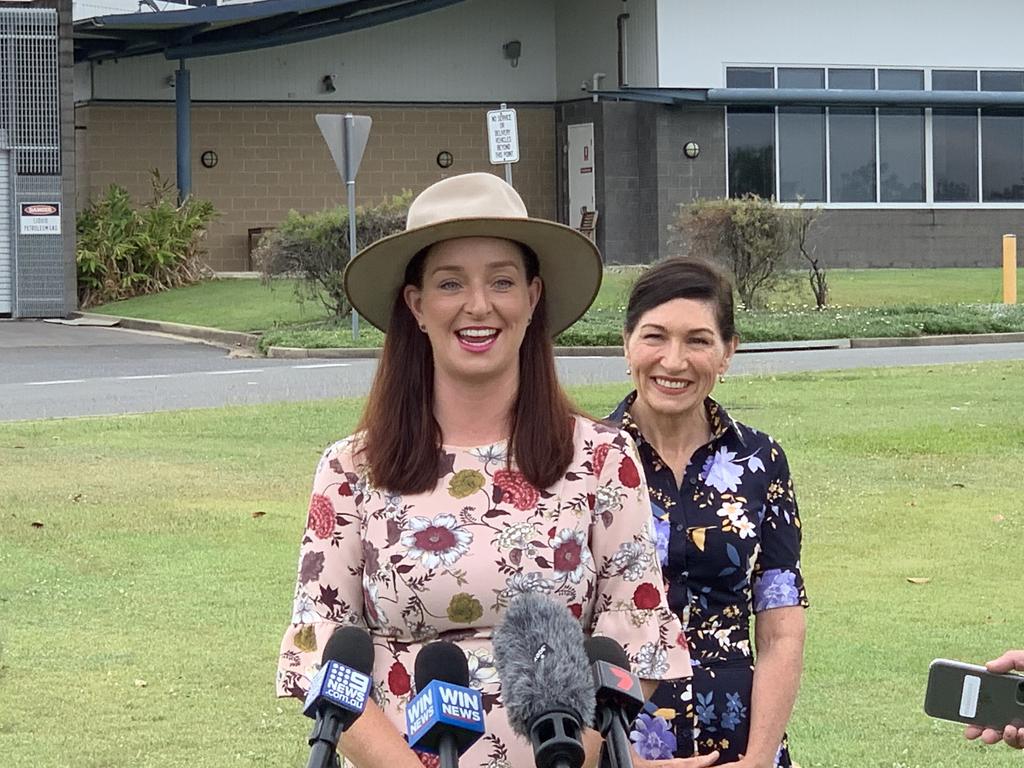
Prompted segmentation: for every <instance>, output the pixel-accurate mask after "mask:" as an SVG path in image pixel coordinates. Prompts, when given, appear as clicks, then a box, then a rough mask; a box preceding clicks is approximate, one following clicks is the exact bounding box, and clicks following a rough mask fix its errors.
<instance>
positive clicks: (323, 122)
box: [316, 113, 373, 341]
mask: <svg viewBox="0 0 1024 768" xmlns="http://www.w3.org/2000/svg"><path fill="white" fill-rule="evenodd" d="M316 124H317V125H318V126H319V127H320V133H322V134H323V136H324V141H326V142H327V148H328V149H329V150H331V157H332V158H333V159H334V164H335V166H337V168H338V173H339V174H341V178H342V181H344V182H345V188H346V191H347V192H348V258H349V261H351V260H352V257H353V256H355V255H356V174H357V173H358V172H359V163H360V161H362V159H363V152H364V151H365V150H366V142H367V140H368V139H369V138H370V127H371V126H372V125H373V119H372V118H370V117H367V116H366V115H353V114H351V113H350V114H346V115H323V114H321V115H317V116H316ZM358 338H359V313H358V312H356V308H355V307H352V340H353V341H354V340H356V339H358Z"/></svg>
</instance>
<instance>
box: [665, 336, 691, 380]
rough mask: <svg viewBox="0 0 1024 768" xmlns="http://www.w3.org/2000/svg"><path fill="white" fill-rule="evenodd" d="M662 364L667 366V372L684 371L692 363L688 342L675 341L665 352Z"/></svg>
mask: <svg viewBox="0 0 1024 768" xmlns="http://www.w3.org/2000/svg"><path fill="white" fill-rule="evenodd" d="M661 364H662V365H663V366H665V373H682V372H683V371H685V370H686V369H687V368H688V367H689V365H690V356H689V353H688V350H687V348H686V344H685V343H683V342H682V341H678V340H676V341H673V342H672V343H671V344H670V345H669V347H668V350H667V351H666V352H665V355H664V357H662V359H661Z"/></svg>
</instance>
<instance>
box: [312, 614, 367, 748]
mask: <svg viewBox="0 0 1024 768" xmlns="http://www.w3.org/2000/svg"><path fill="white" fill-rule="evenodd" d="M322 663H323V666H321V667H320V671H319V672H317V673H316V677H314V678H313V682H312V684H311V685H310V687H309V693H307V694H306V701H305V703H304V704H303V705H302V714H304V715H305V716H306V717H309V718H313V719H314V720H315V721H316V723H315V724H314V725H313V730H312V732H311V733H310V734H309V746H310V747H311V749H310V751H309V761H308V762H307V763H306V768H326V767H327V766H331V765H335V761H336V760H337V749H338V738H339V737H340V736H341V734H342V733H343V732H344V731H346V730H348V728H349V726H350V725H352V723H354V722H355V721H356V719H357V718H358V717H359V716H360V715H361V714H363V710H364V709H365V708H366V700H367V699H368V698H369V696H370V689H371V688H372V687H373V678H372V677H371V675H372V674H373V641H372V640H371V639H370V635H369V633H368V632H367V631H366V630H365V629H360V628H359V627H341V628H340V629H336V630H335V631H334V634H333V635H331V637H330V639H329V640H328V641H327V645H326V646H325V647H324V655H323V659H322Z"/></svg>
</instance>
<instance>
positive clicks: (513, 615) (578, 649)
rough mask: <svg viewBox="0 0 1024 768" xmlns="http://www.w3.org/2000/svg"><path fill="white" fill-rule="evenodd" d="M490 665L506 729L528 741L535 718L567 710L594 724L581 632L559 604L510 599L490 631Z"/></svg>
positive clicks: (526, 597) (591, 689) (541, 598)
mask: <svg viewBox="0 0 1024 768" xmlns="http://www.w3.org/2000/svg"><path fill="white" fill-rule="evenodd" d="M494 661H495V664H496V666H497V668H498V675H499V676H500V677H501V698H502V701H503V703H504V705H505V713H506V715H507V716H508V721H509V724H510V725H511V726H512V730H514V731H515V732H516V733H518V734H520V735H522V736H527V737H529V734H530V726H531V725H532V724H533V721H534V719H535V718H536V717H537V716H538V715H542V714H544V713H545V712H552V711H569V712H571V713H573V714H575V715H576V716H578V718H579V721H580V723H581V725H585V726H589V725H591V724H592V723H593V722H594V706H595V705H594V681H593V678H592V677H591V674H590V666H589V662H588V660H587V653H586V651H585V650H584V647H583V629H582V628H581V627H580V623H579V622H578V621H577V620H576V619H575V618H574V617H573V615H572V614H571V613H569V609H568V608H567V607H566V606H565V605H562V604H560V603H556V602H554V601H553V600H551V599H549V598H547V597H544V596H543V595H539V594H536V593H532V592H528V593H526V594H523V595H519V596H517V597H515V598H514V599H513V600H512V602H511V603H510V604H509V607H508V610H507V611H506V612H505V618H504V620H503V621H502V622H501V624H499V625H498V627H497V629H495V631H494Z"/></svg>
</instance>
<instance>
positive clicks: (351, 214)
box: [343, 114, 359, 341]
mask: <svg viewBox="0 0 1024 768" xmlns="http://www.w3.org/2000/svg"><path fill="white" fill-rule="evenodd" d="M354 123H355V117H354V116H353V115H352V114H347V115H345V122H344V123H343V126H344V138H345V189H346V191H347V192H348V259H349V261H352V259H353V257H355V255H356V169H355V167H354V166H355V163H354V162H353V156H352V155H353V147H352V138H353V136H352V131H353V128H354ZM358 338H359V313H358V312H356V308H355V307H352V340H353V341H356V340H357V339H358Z"/></svg>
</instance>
